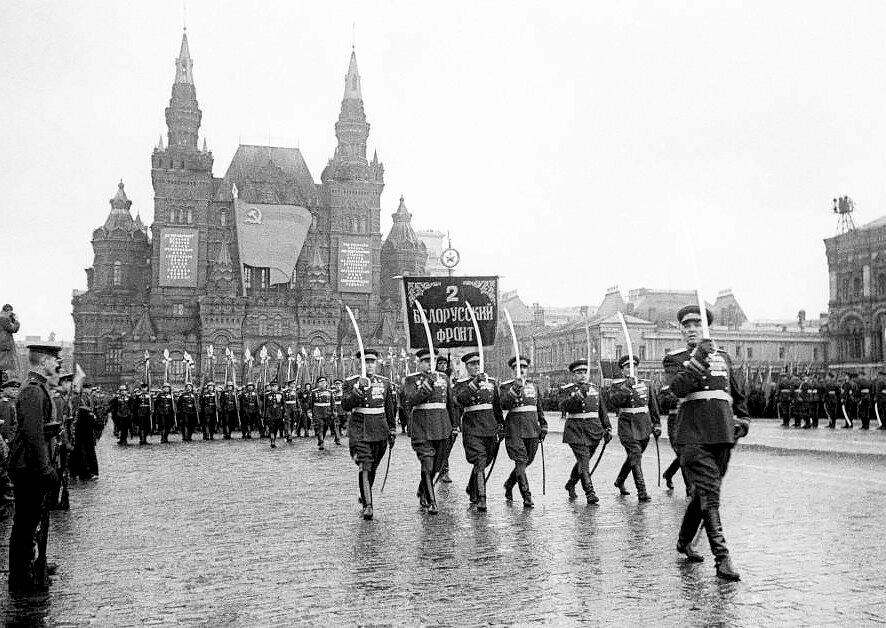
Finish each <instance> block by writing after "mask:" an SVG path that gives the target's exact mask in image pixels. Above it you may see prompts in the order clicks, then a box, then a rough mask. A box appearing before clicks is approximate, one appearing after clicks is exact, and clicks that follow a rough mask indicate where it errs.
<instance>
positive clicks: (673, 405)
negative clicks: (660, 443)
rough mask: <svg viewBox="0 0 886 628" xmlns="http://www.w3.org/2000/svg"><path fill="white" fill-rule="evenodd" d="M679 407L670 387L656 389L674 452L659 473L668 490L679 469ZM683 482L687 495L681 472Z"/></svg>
mask: <svg viewBox="0 0 886 628" xmlns="http://www.w3.org/2000/svg"><path fill="white" fill-rule="evenodd" d="M680 351H682V349H677V352H678V353H679V352H680ZM679 408H680V400H679V399H677V397H676V395H674V393H672V392H671V387H670V386H668V385H667V384H665V385H664V386H662V387H661V388H660V389H659V391H658V411H659V413H662V414H663V413H665V412H667V415H668V418H667V428H668V442H669V443H670V444H671V449H673V450H674V453H675V454H676V457H675V458H674V459H673V460H672V461H671V464H669V465H668V468H667V469H665V471H664V473H662V474H661V477H662V479H664V481H665V486H667V487H668V489H669V490H673V488H674V476H675V475H677V471H680V470H681V468H680V446H679V445H678V444H677V417H678V415H679V413H678V411H679ZM683 482H684V486H685V487H686V494H687V495H688V494H689V484H688V483H686V475H685V474H683Z"/></svg>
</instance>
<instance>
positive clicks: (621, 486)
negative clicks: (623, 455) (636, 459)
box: [615, 459, 631, 495]
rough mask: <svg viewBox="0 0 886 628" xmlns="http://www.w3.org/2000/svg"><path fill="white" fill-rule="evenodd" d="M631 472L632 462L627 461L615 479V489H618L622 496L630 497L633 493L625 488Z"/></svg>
mask: <svg viewBox="0 0 886 628" xmlns="http://www.w3.org/2000/svg"><path fill="white" fill-rule="evenodd" d="M630 471H631V462H630V460H627V459H625V461H624V463H623V464H622V465H621V469H620V470H619V472H618V476H617V477H616V478H615V488H617V489H618V492H619V493H620V494H621V495H630V494H631V492H630V491H629V490H628V489H626V488H625V480H626V479H627V477H628V473H630Z"/></svg>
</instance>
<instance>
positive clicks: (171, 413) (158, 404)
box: [154, 382, 176, 443]
mask: <svg viewBox="0 0 886 628" xmlns="http://www.w3.org/2000/svg"><path fill="white" fill-rule="evenodd" d="M175 421H176V407H175V397H174V396H173V394H172V386H170V385H169V383H167V382H164V384H163V389H162V391H161V393H160V394H159V395H157V399H155V400H154V425H156V426H157V427H158V428H159V429H160V430H161V436H160V442H161V443H168V442H169V432H171V431H172V430H173V429H175Z"/></svg>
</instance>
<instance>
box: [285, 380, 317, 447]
mask: <svg viewBox="0 0 886 628" xmlns="http://www.w3.org/2000/svg"><path fill="white" fill-rule="evenodd" d="M280 394H281V395H283V408H284V413H285V414H286V424H287V429H288V430H289V434H290V435H291V436H294V437H296V438H297V437H299V436H301V427H302V421H301V405H302V394H301V391H300V390H299V389H298V382H297V381H296V380H295V379H290V380H289V381H288V382H286V388H284V389H283V390H281V391H280ZM310 401H311V400H310V399H306V400H305V401H304V403H306V404H308V405H310ZM306 433H307V432H306Z"/></svg>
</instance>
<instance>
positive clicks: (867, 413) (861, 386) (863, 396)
mask: <svg viewBox="0 0 886 628" xmlns="http://www.w3.org/2000/svg"><path fill="white" fill-rule="evenodd" d="M857 383H858V419H859V421H861V429H863V430H867V429H870V427H871V414H872V413H873V411H874V408H873V399H874V398H873V394H872V393H871V386H872V384H871V380H869V379H868V378H867V377H866V376H865V375H864V373H862V374H861V375H859V376H858V380H857Z"/></svg>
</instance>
